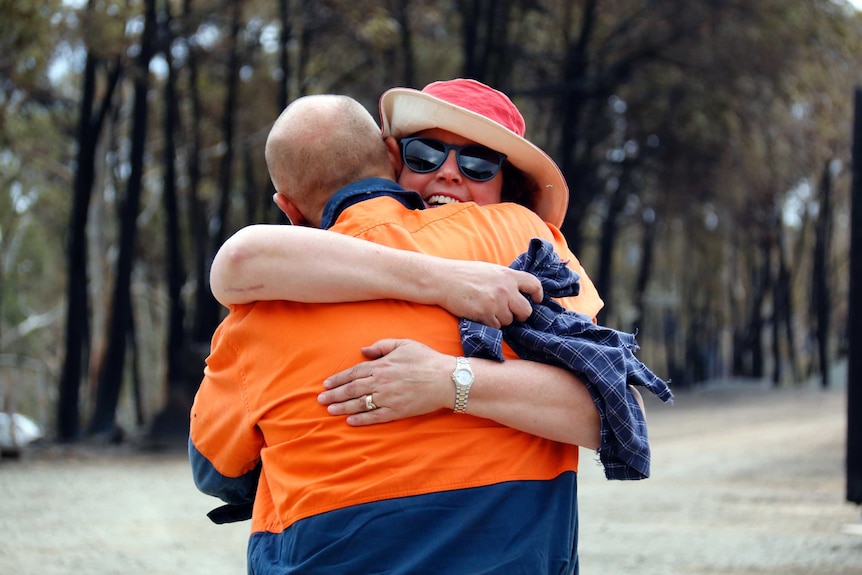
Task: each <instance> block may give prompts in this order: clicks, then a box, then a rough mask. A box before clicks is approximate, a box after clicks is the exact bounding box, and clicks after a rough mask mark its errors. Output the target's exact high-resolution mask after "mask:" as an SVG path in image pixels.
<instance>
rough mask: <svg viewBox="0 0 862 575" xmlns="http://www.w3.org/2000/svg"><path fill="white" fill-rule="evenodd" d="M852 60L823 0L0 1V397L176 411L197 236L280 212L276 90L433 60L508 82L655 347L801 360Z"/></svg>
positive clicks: (195, 334) (413, 71)
mask: <svg viewBox="0 0 862 575" xmlns="http://www.w3.org/2000/svg"><path fill="white" fill-rule="evenodd" d="M860 60H862V17H860V15H859V13H858V12H856V11H855V10H854V9H853V8H852V7H851V6H850V5H849V4H848V3H846V2H844V0H499V1H493V0H463V1H456V0H422V1H419V0H382V1H378V2H370V1H365V0H278V1H277V2H274V1H273V2H270V1H262V0H233V1H231V0H31V1H28V2H21V1H19V0H0V393H2V394H3V395H2V399H3V402H4V404H3V406H4V407H5V409H9V410H11V409H14V410H16V411H19V412H22V413H25V414H27V415H29V416H31V417H32V418H34V419H36V421H38V422H39V423H41V424H42V425H44V426H46V428H47V431H48V435H49V436H50V437H52V438H55V439H57V440H60V441H78V440H82V439H88V440H95V441H119V440H121V439H122V438H123V436H124V435H125V436H126V437H128V436H129V435H136V434H141V435H142V434H146V435H147V436H149V437H152V438H159V437H162V438H167V437H184V434H185V433H186V431H187V422H188V409H189V406H190V403H191V399H192V397H193V394H194V392H195V390H196V388H197V385H198V383H199V382H200V379H201V371H202V369H203V362H204V359H205V357H206V355H207V353H208V349H209V341H210V337H211V335H212V333H213V330H214V329H215V327H216V325H217V324H218V322H219V321H220V319H221V318H222V317H223V315H224V313H225V312H226V310H224V309H223V308H221V307H220V306H219V305H218V304H217V302H216V301H215V300H214V299H213V298H212V296H211V294H210V292H209V286H208V281H207V275H208V265H209V262H210V261H211V258H212V257H213V254H214V253H215V251H216V249H217V248H218V246H219V245H220V244H221V243H222V242H223V241H224V240H225V239H226V238H227V237H229V236H230V235H231V234H232V233H233V232H234V231H236V230H237V229H238V228H240V227H242V226H245V225H247V224H250V223H257V222H270V223H275V222H281V221H282V220H281V219H280V215H279V212H278V211H277V210H276V208H275V207H274V205H273V204H272V202H271V200H270V195H271V192H272V190H271V187H270V183H269V180H268V176H267V172H266V169H265V165H264V157H263V145H264V141H265V137H266V134H267V132H268V130H269V127H270V126H271V124H272V122H273V121H274V120H275V118H276V117H277V115H278V113H279V112H280V111H281V109H283V108H284V107H285V106H286V105H287V103H289V102H290V101H291V100H293V99H295V98H297V97H299V96H301V95H306V94H312V93H321V92H334V93H346V94H350V95H352V96H354V97H355V98H357V99H358V100H360V101H361V102H363V103H364V104H365V105H366V106H367V107H368V109H369V110H370V111H372V113H373V114H374V115H375V117H376V116H377V99H378V97H379V96H380V94H381V93H382V92H383V91H384V90H385V89H387V88H389V87H392V86H410V87H416V88H421V87H422V86H424V85H425V84H426V83H428V82H431V81H434V80H438V79H448V78H453V77H472V78H476V79H479V80H482V81H484V82H486V83H488V84H490V85H492V86H494V87H497V88H499V89H501V90H503V91H504V92H506V93H507V94H509V95H510V96H511V97H512V98H513V99H514V100H515V102H516V103H517V104H518V106H519V107H520V109H521V110H522V112H523V113H524V116H525V118H526V120H527V137H528V138H529V139H531V140H532V141H534V142H535V143H537V144H538V145H540V146H541V147H543V148H544V149H545V150H547V151H548V153H549V154H550V155H551V156H552V157H554V159H555V160H556V161H557V163H558V164H559V165H560V167H561V168H562V170H563V172H564V175H565V177H566V179H567V181H568V183H569V186H570V191H571V203H570V207H569V211H568V215H567V219H566V222H565V224H564V226H563V231H564V233H565V235H566V237H567V239H568V241H569V243H570V244H571V246H572V248H573V250H574V251H575V253H577V254H578V255H579V257H580V259H581V261H582V263H583V264H584V266H585V267H586V269H587V270H588V271H589V273H590V275H591V277H592V278H593V280H594V281H595V283H596V284H597V287H598V289H599V291H600V293H602V294H603V296H604V299H605V301H606V304H607V307H606V309H605V311H604V312H603V316H602V317H601V318H600V319H601V321H602V322H603V323H605V324H607V325H610V326H612V327H615V328H618V329H623V330H627V331H634V330H638V333H639V335H638V340H639V343H640V344H641V348H642V349H641V352H640V357H641V358H642V359H643V360H644V361H645V362H647V363H648V364H649V365H650V366H651V367H653V369H654V370H655V371H656V372H657V373H659V374H660V375H662V376H665V377H669V378H671V379H672V380H673V385H674V386H676V387H677V388H679V387H683V386H694V385H701V384H703V382H705V381H708V380H712V379H716V378H724V377H753V378H759V379H763V378H766V379H770V380H771V381H773V382H774V383H775V385H777V386H779V385H793V384H795V383H797V382H800V381H803V380H807V379H810V378H812V377H820V378H822V381H823V384H824V385H826V382H827V379H826V378H825V373H826V370H827V369H828V367H829V365H830V363H831V362H834V361H836V360H838V359H840V358H841V357H842V355H844V354H845V353H846V324H847V308H848V301H847V300H848V277H849V273H848V266H849V232H850V229H849V227H850V218H849V214H850V182H851V173H850V152H851V129H852V121H853V117H852V112H853V90H854V86H855V85H856V84H857V83H858V82H860V80H862V78H860V70H862V66H860V64H862V61H860Z"/></svg>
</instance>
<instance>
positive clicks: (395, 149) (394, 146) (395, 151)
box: [383, 136, 404, 180]
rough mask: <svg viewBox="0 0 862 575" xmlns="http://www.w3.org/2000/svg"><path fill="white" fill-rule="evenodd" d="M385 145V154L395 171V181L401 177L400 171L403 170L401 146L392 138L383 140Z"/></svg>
mask: <svg viewBox="0 0 862 575" xmlns="http://www.w3.org/2000/svg"><path fill="white" fill-rule="evenodd" d="M383 142H384V143H385V144H386V153H387V154H388V155H389V163H390V164H392V169H393V170H395V179H396V180H398V178H400V177H401V170H403V169H404V162H403V161H402V160H401V146H399V145H398V140H396V139H395V138H393V137H392V136H386V137H385V138H383Z"/></svg>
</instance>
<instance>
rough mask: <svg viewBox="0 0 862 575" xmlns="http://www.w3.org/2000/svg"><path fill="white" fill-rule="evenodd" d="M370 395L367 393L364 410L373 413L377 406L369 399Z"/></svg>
mask: <svg viewBox="0 0 862 575" xmlns="http://www.w3.org/2000/svg"><path fill="white" fill-rule="evenodd" d="M371 395H372V394H370V393H369V394H368V395H366V396H365V409H367V410H368V411H374V410H375V409H377V406H376V405H374V400H373V399H371Z"/></svg>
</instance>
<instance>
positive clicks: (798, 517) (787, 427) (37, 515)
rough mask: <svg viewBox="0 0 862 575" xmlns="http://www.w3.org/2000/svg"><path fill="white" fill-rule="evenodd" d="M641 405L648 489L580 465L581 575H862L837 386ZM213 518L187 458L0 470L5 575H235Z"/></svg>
mask: <svg viewBox="0 0 862 575" xmlns="http://www.w3.org/2000/svg"><path fill="white" fill-rule="evenodd" d="M647 399H648V419H649V425H650V438H651V445H652V450H653V461H652V477H651V478H650V479H648V480H645V481H640V482H609V481H606V480H605V479H604V476H603V474H602V471H601V468H600V467H598V465H597V464H595V463H594V461H593V459H594V458H593V454H592V453H591V452H588V451H584V452H583V460H582V463H581V472H580V474H579V477H580V481H579V501H580V526H581V528H580V529H581V530H580V554H581V573H583V574H584V575H619V574H623V573H629V572H632V571H634V572H637V573H639V574H641V575H651V574H662V575H665V574H678V575H720V574H721V575H723V574H734V575H740V574H756V575H761V574H779V573H780V574H782V575H802V574H805V575H808V574H817V575H851V574H853V575H859V574H860V573H862V523H860V509H859V507H858V506H856V505H855V504H851V503H848V502H847V501H845V485H846V475H845V464H844V462H845V445H846V424H847V413H846V393H845V391H844V390H843V389H842V386H841V385H838V386H835V387H834V388H832V389H830V390H827V391H822V390H820V389H819V388H817V387H816V386H806V387H803V388H793V389H780V390H771V389H769V388H768V387H767V386H764V385H762V384H752V383H743V384H739V383H737V384H724V385H716V386H710V387H708V388H705V389H702V390H700V391H684V392H679V393H677V400H676V402H675V404H674V405H673V406H665V405H661V404H658V403H657V402H654V401H649V398H647ZM217 504H218V502H217V501H215V500H213V499H211V498H209V497H207V496H205V495H202V494H200V493H198V492H197V491H196V490H195V488H194V486H193V485H192V482H191V478H190V474H189V470H188V463H187V459H186V456H185V453H184V451H183V449H182V447H181V446H178V448H177V449H173V450H168V451H161V452H158V453H153V452H150V453H144V452H141V451H139V450H135V449H133V448H128V447H126V448H99V449H96V448H86V447H81V446H78V447H75V448H61V447H56V446H48V447H39V448H34V449H30V450H27V451H25V452H24V453H23V454H22V456H21V457H20V458H19V459H17V460H10V459H3V460H0V573H3V574H10V575H11V574H23V575H29V574H34V575H35V574H39V575H59V574H64V575H65V574H72V573H74V574H78V575H89V574H93V575H106V574H113V573H123V574H147V575H157V574H176V573H182V574H184V575H196V574H201V575H203V574H206V575H235V574H241V573H244V572H245V546H246V539H247V537H248V529H249V523H248V522H246V523H238V524H232V525H214V524H212V523H210V521H209V520H208V519H207V518H206V512H207V511H209V510H210V509H212V508H213V507H215V506H216V505H217Z"/></svg>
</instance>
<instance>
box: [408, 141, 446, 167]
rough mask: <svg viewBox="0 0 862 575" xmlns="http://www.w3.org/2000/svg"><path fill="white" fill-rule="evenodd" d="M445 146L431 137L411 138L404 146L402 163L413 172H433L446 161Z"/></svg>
mask: <svg viewBox="0 0 862 575" xmlns="http://www.w3.org/2000/svg"><path fill="white" fill-rule="evenodd" d="M446 151H447V150H446V147H445V146H444V145H443V143H442V142H438V141H437V140H431V139H425V138H423V139H415V140H413V139H411V140H410V141H408V142H407V143H406V144H405V146H404V163H405V164H407V167H408V168H410V169H411V170H413V171H414V172H419V173H420V174H425V173H428V172H433V171H434V170H436V169H437V168H439V167H440V166H441V165H442V164H443V162H444V161H446Z"/></svg>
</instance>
